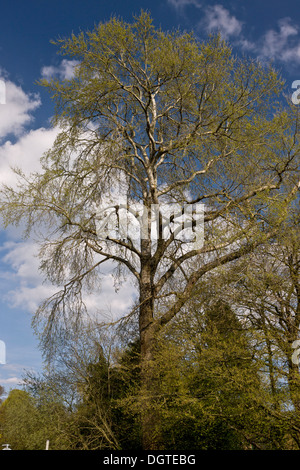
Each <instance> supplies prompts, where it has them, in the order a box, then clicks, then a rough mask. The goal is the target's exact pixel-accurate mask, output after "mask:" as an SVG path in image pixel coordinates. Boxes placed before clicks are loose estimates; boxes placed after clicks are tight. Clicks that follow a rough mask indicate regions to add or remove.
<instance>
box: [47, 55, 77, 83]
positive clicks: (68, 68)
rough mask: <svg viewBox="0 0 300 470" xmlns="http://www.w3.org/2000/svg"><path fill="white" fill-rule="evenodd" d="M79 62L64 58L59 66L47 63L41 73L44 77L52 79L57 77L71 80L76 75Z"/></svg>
mask: <svg viewBox="0 0 300 470" xmlns="http://www.w3.org/2000/svg"><path fill="white" fill-rule="evenodd" d="M77 64H78V61H77V60H67V59H63V60H62V61H61V63H60V64H59V65H58V66H55V65H47V66H44V67H43V68H42V71H41V75H42V77H43V78H46V79H47V80H50V79H51V78H54V77H57V78H59V79H60V80H70V79H71V78H72V77H73V75H74V69H75V66H76V65H77Z"/></svg>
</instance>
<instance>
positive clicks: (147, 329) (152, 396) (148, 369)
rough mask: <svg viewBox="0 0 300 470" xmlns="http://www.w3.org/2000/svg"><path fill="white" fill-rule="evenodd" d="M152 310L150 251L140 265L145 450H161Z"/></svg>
mask: <svg viewBox="0 0 300 470" xmlns="http://www.w3.org/2000/svg"><path fill="white" fill-rule="evenodd" d="M143 242H144V243H143ZM147 242H148V241H147V240H146V241H142V243H143V245H144V248H145V251H146V252H147V251H148V250H147ZM148 243H149V242H148ZM148 248H149V247H148ZM153 311H154V296H153V272H152V269H151V254H150V253H149V251H148V256H145V257H144V259H143V260H142V263H141V277H140V316H139V331H140V342H141V403H142V407H141V408H142V409H141V422H142V441H143V449H144V450H159V449H162V441H161V426H160V413H159V408H158V394H159V384H158V377H157V368H156V366H155V349H156V343H157V333H158V332H157V328H156V327H155V323H154V316H153Z"/></svg>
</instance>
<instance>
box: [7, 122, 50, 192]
mask: <svg viewBox="0 0 300 470" xmlns="http://www.w3.org/2000/svg"><path fill="white" fill-rule="evenodd" d="M57 134H58V130H57V129H55V128H51V129H45V128H39V129H35V130H30V131H29V132H27V133H26V134H23V135H22V136H21V137H20V138H19V139H18V140H17V141H16V142H15V143H12V142H11V141H10V140H7V141H6V142H5V143H4V144H3V145H1V146H0V184H1V183H5V184H8V185H10V186H14V185H15V183H16V175H15V173H14V172H13V171H12V168H15V167H19V168H21V169H22V170H23V172H24V173H25V174H29V173H32V172H34V171H38V170H39V169H40V159H41V157H42V155H43V154H44V152H46V151H47V150H48V149H49V148H50V147H51V146H52V145H53V142H54V140H55V137H56V136H57Z"/></svg>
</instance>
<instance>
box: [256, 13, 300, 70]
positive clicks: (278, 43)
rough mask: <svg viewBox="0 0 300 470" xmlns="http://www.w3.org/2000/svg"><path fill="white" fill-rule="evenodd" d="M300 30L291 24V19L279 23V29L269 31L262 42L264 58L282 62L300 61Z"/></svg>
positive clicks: (261, 48) (261, 51)
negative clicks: (299, 35)
mask: <svg viewBox="0 0 300 470" xmlns="http://www.w3.org/2000/svg"><path fill="white" fill-rule="evenodd" d="M298 33H299V28H298V26H296V25H292V24H291V19H290V18H282V19H281V20H279V21H278V29H277V30H274V29H270V30H268V31H267V32H266V33H265V35H264V36H263V38H262V40H261V47H260V53H261V55H262V56H263V57H266V58H272V59H276V60H280V61H282V62H291V61H296V62H299V61H300V40H299V37H298Z"/></svg>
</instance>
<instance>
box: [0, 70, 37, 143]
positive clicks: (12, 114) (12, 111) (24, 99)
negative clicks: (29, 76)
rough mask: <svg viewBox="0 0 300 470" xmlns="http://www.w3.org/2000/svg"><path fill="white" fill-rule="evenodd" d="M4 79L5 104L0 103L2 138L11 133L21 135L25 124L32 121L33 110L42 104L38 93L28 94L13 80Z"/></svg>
mask: <svg viewBox="0 0 300 470" xmlns="http://www.w3.org/2000/svg"><path fill="white" fill-rule="evenodd" d="M2 80H3V82H4V83H5V104H0V140H1V139H3V138H4V137H5V136H7V135H9V134H12V135H14V136H16V137H19V136H20V135H21V134H22V133H23V132H24V129H25V126H27V125H28V124H29V123H30V122H32V120H33V118H32V114H31V113H32V111H34V110H36V109H37V108H38V107H39V106H40V104H41V102H40V98H39V96H38V95H35V94H26V93H25V92H24V91H23V90H22V88H21V87H19V86H17V85H15V84H14V83H12V82H11V81H9V80H5V79H2Z"/></svg>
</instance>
